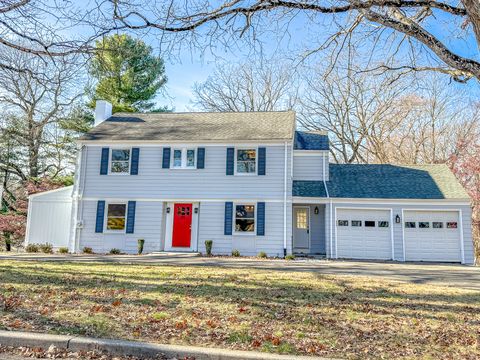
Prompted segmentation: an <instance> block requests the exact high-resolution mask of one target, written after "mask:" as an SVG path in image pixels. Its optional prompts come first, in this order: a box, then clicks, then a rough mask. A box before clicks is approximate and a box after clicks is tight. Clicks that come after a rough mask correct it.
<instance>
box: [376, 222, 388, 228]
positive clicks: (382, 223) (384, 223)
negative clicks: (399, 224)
mask: <svg viewBox="0 0 480 360" xmlns="http://www.w3.org/2000/svg"><path fill="white" fill-rule="evenodd" d="M388 225H389V223H388V221H379V222H378V227H381V228H387V227H388Z"/></svg>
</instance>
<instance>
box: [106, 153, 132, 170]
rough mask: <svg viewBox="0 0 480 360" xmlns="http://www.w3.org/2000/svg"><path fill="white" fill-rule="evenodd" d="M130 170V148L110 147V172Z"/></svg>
mask: <svg viewBox="0 0 480 360" xmlns="http://www.w3.org/2000/svg"><path fill="white" fill-rule="evenodd" d="M129 172H130V149H112V151H111V155H110V173H112V174H128V173H129Z"/></svg>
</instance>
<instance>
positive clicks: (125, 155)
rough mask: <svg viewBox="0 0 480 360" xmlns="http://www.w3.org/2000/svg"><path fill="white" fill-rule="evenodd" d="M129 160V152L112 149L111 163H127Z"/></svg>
mask: <svg viewBox="0 0 480 360" xmlns="http://www.w3.org/2000/svg"><path fill="white" fill-rule="evenodd" d="M129 159H130V150H129V149H125V150H119V149H112V161H115V160H120V161H122V160H123V161H127V160H129Z"/></svg>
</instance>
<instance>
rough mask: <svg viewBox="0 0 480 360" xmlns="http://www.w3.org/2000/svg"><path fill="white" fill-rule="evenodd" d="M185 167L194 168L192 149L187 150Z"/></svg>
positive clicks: (193, 152)
mask: <svg viewBox="0 0 480 360" xmlns="http://www.w3.org/2000/svg"><path fill="white" fill-rule="evenodd" d="M187 166H188V167H193V166H195V150H193V149H190V150H187Z"/></svg>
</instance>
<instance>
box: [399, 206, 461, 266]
mask: <svg viewBox="0 0 480 360" xmlns="http://www.w3.org/2000/svg"><path fill="white" fill-rule="evenodd" d="M404 217H405V219H404V236H405V258H406V261H443V262H461V259H462V255H461V245H460V221H459V218H458V212H457V211H405V212H404Z"/></svg>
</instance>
